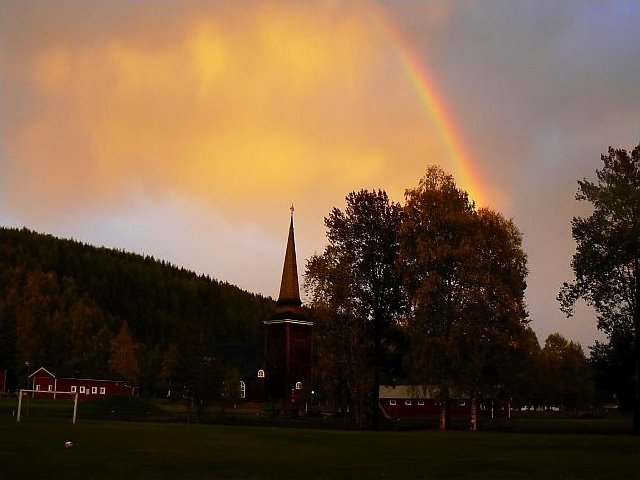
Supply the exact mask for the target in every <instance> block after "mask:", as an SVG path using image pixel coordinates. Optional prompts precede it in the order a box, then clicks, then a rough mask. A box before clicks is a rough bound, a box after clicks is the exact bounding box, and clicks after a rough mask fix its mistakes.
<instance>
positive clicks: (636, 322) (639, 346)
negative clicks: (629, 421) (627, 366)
mask: <svg viewBox="0 0 640 480" xmlns="http://www.w3.org/2000/svg"><path fill="white" fill-rule="evenodd" d="M634 276H635V284H636V285H635V286H636V292H635V294H636V295H635V297H636V298H635V305H634V307H635V308H634V309H633V312H632V313H633V351H634V357H635V358H634V360H633V363H634V365H633V370H634V372H633V383H634V385H633V433H634V434H635V435H640V261H639V260H636V264H635V272H634Z"/></svg>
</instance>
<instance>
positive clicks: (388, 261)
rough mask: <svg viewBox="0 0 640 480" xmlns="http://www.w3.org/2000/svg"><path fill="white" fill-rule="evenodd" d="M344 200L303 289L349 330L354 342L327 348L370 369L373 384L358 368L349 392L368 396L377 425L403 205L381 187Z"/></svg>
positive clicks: (396, 301) (395, 306) (395, 299)
mask: <svg viewBox="0 0 640 480" xmlns="http://www.w3.org/2000/svg"><path fill="white" fill-rule="evenodd" d="M346 202H347V205H346V208H345V210H344V212H343V211H341V210H339V209H338V208H334V209H333V210H332V211H331V213H330V215H329V216H328V217H327V218H325V225H326V227H327V238H328V240H329V244H328V245H327V247H326V248H325V251H324V253H323V254H322V255H314V256H313V257H312V258H311V259H310V260H309V262H308V264H307V269H306V274H305V278H306V288H307V289H308V291H309V292H310V293H311V295H312V305H314V306H317V307H318V308H320V309H322V310H323V311H324V312H326V314H327V318H328V319H331V320H332V321H333V323H334V324H337V325H340V326H341V330H342V331H343V332H351V333H352V334H353V336H352V337H351V338H350V339H349V340H347V342H352V343H350V344H348V345H345V344H344V342H341V341H339V340H338V341H337V342H336V343H333V346H332V347H330V348H335V347H339V346H342V347H343V348H345V349H346V350H347V351H348V356H350V357H351V358H352V361H353V362H354V365H360V366H362V367H363V368H366V369H369V370H370V372H371V383H369V382H366V383H365V384H364V385H362V384H361V382H363V381H364V380H365V379H366V378H367V375H365V374H364V372H360V375H359V380H358V381H357V383H358V386H357V387H356V385H351V387H349V390H350V394H349V395H350V396H352V395H353V392H354V391H355V390H357V391H358V397H359V398H360V399H361V403H362V402H363V399H364V398H366V396H367V395H368V396H369V398H371V402H370V409H371V414H372V426H373V428H374V429H377V428H378V426H379V385H380V376H381V370H382V368H383V360H382V359H383V350H384V345H383V342H384V339H385V337H386V332H387V331H388V330H389V329H390V328H391V327H392V326H393V324H394V322H395V320H396V318H397V316H398V315H399V313H400V307H401V292H400V281H399V277H398V274H397V256H398V250H399V245H398V240H397V235H398V228H399V224H400V214H401V208H400V205H398V204H396V203H393V202H391V201H389V198H388V196H387V194H386V192H383V191H381V190H378V191H377V192H369V191H367V190H361V191H360V192H352V193H350V194H349V195H348V196H347V197H346ZM345 323H346V324H347V325H345ZM318 328H319V329H325V330H326V331H325V332H323V333H321V334H320V335H329V332H330V331H332V330H333V329H332V327H331V326H330V325H323V326H320V325H319V327H318ZM336 333H338V332H336ZM338 334H339V333H338ZM320 338H321V339H322V340H328V339H329V338H326V337H322V336H321V337H320ZM334 340H337V339H334ZM320 348H322V347H320ZM346 353H347V352H345V351H342V352H336V356H342V357H343V358H344V355H345V354H346ZM354 356H358V357H360V356H363V357H364V358H359V359H356V358H354ZM350 383H352V382H351V381H348V382H347V384H350ZM362 413H363V412H360V414H362Z"/></svg>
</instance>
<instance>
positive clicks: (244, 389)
mask: <svg viewBox="0 0 640 480" xmlns="http://www.w3.org/2000/svg"><path fill="white" fill-rule="evenodd" d="M246 396H247V386H246V385H245V384H244V382H243V381H242V380H240V398H245V397H246Z"/></svg>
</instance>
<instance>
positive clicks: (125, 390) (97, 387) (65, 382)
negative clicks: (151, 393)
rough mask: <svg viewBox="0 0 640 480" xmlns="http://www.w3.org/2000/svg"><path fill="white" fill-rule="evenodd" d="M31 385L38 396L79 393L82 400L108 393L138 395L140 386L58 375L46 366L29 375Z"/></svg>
mask: <svg viewBox="0 0 640 480" xmlns="http://www.w3.org/2000/svg"><path fill="white" fill-rule="evenodd" d="M29 387H30V388H31V389H32V390H35V392H33V393H32V396H33V397H37V398H56V397H60V395H64V394H60V393H55V392H71V393H77V394H78V399H80V400H86V399H89V398H96V397H103V396H108V395H130V396H137V395H138V387H133V386H131V385H127V383H126V382H125V381H124V380H103V379H95V378H73V377H56V376H55V375H54V374H53V373H52V372H51V371H49V370H47V369H46V368H44V367H40V368H39V369H38V370H36V371H35V372H33V373H32V374H31V375H29Z"/></svg>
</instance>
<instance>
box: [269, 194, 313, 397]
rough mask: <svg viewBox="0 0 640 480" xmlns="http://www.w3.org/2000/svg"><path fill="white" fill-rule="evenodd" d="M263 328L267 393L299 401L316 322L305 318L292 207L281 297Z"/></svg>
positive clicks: (306, 379) (308, 374) (308, 368)
mask: <svg viewBox="0 0 640 480" xmlns="http://www.w3.org/2000/svg"><path fill="white" fill-rule="evenodd" d="M264 325H265V362H266V365H265V367H266V372H265V373H266V383H267V392H268V394H269V396H270V397H271V398H272V399H282V400H283V399H290V398H296V397H297V396H298V395H297V394H299V393H300V390H301V389H302V388H304V387H308V386H309V385H308V383H309V381H310V378H311V352H312V338H311V329H312V327H313V322H311V321H308V320H307V319H306V318H305V314H304V311H303V310H302V301H301V300H300V286H299V283H298V265H297V261H296V243H295V236H294V230H293V205H292V206H291V223H290V224H289V237H288V239H287V250H286V252H285V256H284V267H283V269H282V281H281V283H280V295H279V296H278V300H277V302H276V310H275V314H274V315H273V317H272V318H270V319H269V320H265V321H264Z"/></svg>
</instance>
